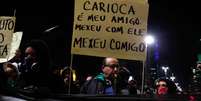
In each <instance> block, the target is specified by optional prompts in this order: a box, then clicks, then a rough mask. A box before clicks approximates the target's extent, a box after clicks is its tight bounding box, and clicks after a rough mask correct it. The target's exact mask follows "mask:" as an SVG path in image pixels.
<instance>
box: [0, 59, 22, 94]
mask: <svg viewBox="0 0 201 101" xmlns="http://www.w3.org/2000/svg"><path fill="white" fill-rule="evenodd" d="M18 79H19V72H18V69H17V67H15V66H14V65H13V64H12V63H10V62H7V63H4V64H3V74H2V75H1V80H0V86H1V87H0V90H1V93H3V94H8V95H12V96H13V95H17V89H18Z"/></svg>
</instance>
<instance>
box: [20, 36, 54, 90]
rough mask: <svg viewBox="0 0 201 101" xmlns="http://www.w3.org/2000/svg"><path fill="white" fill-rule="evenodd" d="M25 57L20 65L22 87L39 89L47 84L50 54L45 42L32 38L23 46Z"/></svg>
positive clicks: (44, 87) (46, 86)
mask: <svg viewBox="0 0 201 101" xmlns="http://www.w3.org/2000/svg"><path fill="white" fill-rule="evenodd" d="M24 52H25V57H24V59H23V62H22V64H21V66H20V69H19V70H20V72H21V76H20V77H21V78H20V79H21V80H23V81H24V83H23V84H21V87H22V88H23V89H30V90H33V91H34V90H40V89H46V90H47V88H48V86H49V84H50V83H49V78H50V70H51V64H50V56H49V50H48V46H47V44H46V43H45V42H44V41H42V40H32V41H31V42H30V43H28V44H27V45H26V47H25V51H24Z"/></svg>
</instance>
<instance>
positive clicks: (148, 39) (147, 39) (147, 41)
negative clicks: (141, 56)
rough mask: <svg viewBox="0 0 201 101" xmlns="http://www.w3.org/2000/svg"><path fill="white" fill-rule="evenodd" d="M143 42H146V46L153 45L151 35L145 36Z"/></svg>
mask: <svg viewBox="0 0 201 101" xmlns="http://www.w3.org/2000/svg"><path fill="white" fill-rule="evenodd" d="M144 41H145V42H146V44H147V45H150V44H153V43H154V37H153V36H151V35H147V36H145V39H144Z"/></svg>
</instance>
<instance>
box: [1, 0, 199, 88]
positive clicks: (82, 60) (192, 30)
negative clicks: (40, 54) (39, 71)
mask: <svg viewBox="0 0 201 101" xmlns="http://www.w3.org/2000/svg"><path fill="white" fill-rule="evenodd" d="M5 4H10V5H9V6H6V7H2V8H1V11H0V14H1V15H4V16H13V15H14V10H15V9H16V14H15V15H16V28H15V31H23V38H22V43H21V47H23V46H24V45H25V44H26V43H27V42H29V41H30V40H31V39H43V40H45V41H46V42H47V43H48V46H49V48H50V52H51V56H52V59H53V62H54V64H55V65H56V66H58V67H64V66H69V65H70V57H71V54H70V48H71V37H72V30H73V28H72V27H73V16H74V1H73V0H66V1H61V0H60V1H58V0H57V1H56V0H54V1H44V2H41V1H28V0H27V1H20V2H16V3H11V2H6V3H5ZM199 13H200V5H199V3H198V1H182V0H181V1H178V0H177V1H176V0H149V19H148V32H149V33H151V34H152V35H154V36H155V38H156V43H157V45H158V48H157V50H158V53H159V60H158V62H157V63H158V64H160V65H163V64H164V65H165V64H166V65H168V66H169V67H170V70H171V71H172V72H173V73H175V75H176V78H177V80H178V81H179V82H180V83H181V85H182V87H183V88H185V87H187V85H188V84H189V82H190V79H191V69H190V68H191V67H193V66H195V63H196V61H197V57H196V54H197V53H198V52H201V42H200V39H201V37H200V35H201V34H200V32H201V31H200V15H199ZM56 25H58V27H57V28H55V29H54V30H52V31H51V32H44V31H45V30H46V29H48V28H51V27H54V26H56ZM153 47H155V46H152V48H153ZM153 56H154V55H153ZM102 59H103V58H100V57H89V56H78V55H74V58H73V60H74V61H73V67H74V68H76V69H77V70H78V72H79V73H80V75H81V76H82V77H84V76H85V75H86V74H87V73H92V74H95V73H96V70H97V69H98V67H100V66H101V63H102ZM122 61H123V62H122V63H121V64H125V63H127V65H129V66H128V67H130V68H131V71H132V72H133V73H134V75H135V77H136V78H137V80H138V79H140V75H141V74H140V73H141V67H142V64H141V62H139V61H128V60H122ZM138 82H139V83H140V82H141V81H138Z"/></svg>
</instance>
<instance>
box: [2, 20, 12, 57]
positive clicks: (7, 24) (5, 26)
mask: <svg viewBox="0 0 201 101" xmlns="http://www.w3.org/2000/svg"><path fill="white" fill-rule="evenodd" d="M14 28H15V17H4V16H2V17H1V16H0V58H5V57H6V56H7V55H8V53H9V49H10V44H11V41H12V34H13V31H14Z"/></svg>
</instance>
